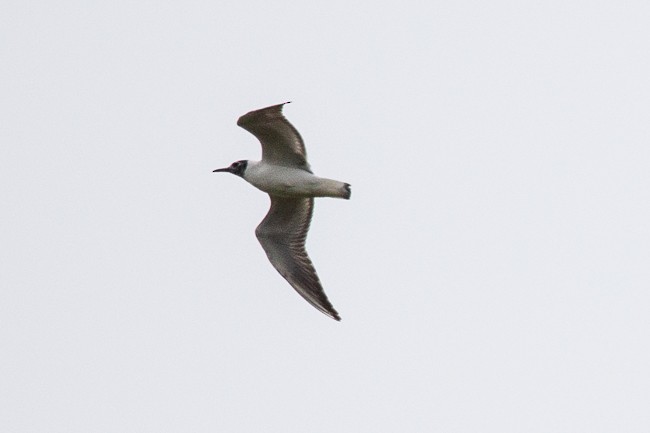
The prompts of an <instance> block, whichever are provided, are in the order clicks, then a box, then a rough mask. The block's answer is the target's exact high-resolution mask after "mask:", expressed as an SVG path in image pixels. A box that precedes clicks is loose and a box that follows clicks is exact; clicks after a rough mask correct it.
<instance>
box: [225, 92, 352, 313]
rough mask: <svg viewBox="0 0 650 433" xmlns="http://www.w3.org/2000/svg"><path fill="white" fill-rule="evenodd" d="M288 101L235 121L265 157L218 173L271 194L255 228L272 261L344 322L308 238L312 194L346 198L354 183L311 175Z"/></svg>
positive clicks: (306, 294) (307, 295) (318, 306)
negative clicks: (290, 118)
mask: <svg viewBox="0 0 650 433" xmlns="http://www.w3.org/2000/svg"><path fill="white" fill-rule="evenodd" d="M287 103H288V102H285V103H284V104H279V105H273V106H271V107H266V108H262V109H260V110H255V111H251V112H249V113H247V114H244V115H243V116H241V117H240V118H239V120H237V125H239V126H241V127H242V128H244V129H245V130H247V131H248V132H250V133H251V134H253V135H254V136H255V137H257V139H258V140H259V141H260V143H261V144H262V160H261V161H249V160H241V161H236V162H233V163H232V164H231V165H230V166H229V167H226V168H219V169H216V170H214V172H226V173H232V174H234V175H236V176H239V177H241V178H243V179H244V180H245V181H247V182H248V183H250V184H251V185H253V186H254V187H256V188H258V189H260V190H262V191H264V192H266V193H267V194H268V195H269V196H270V197H271V208H270V209H269V212H268V213H267V214H266V217H265V218H264V219H263V220H262V222H261V223H260V224H259V225H258V226H257V228H256V229H255V235H256V236H257V239H258V240H259V242H260V244H262V248H263V249H264V251H265V252H266V255H267V257H268V259H269V261H270V262H271V264H272V265H273V266H274V267H275V269H276V270H277V271H278V272H279V273H280V275H282V276H283V277H284V278H285V279H286V280H287V281H288V282H289V284H291V287H293V288H294V289H295V290H296V292H298V294H300V296H302V297H303V298H305V300H306V301H307V302H309V303H310V304H311V305H313V306H314V307H315V308H316V309H318V310H319V311H320V312H322V313H324V314H325V315H327V316H329V317H331V318H332V319H335V320H341V317H340V316H339V314H338V313H337V312H336V310H335V309H334V307H333V306H332V304H331V303H330V301H329V299H327V295H325V291H324V290H323V286H322V285H321V282H320V280H319V278H318V275H317V274H316V269H314V265H313V264H312V262H311V260H310V259H309V256H308V255H307V251H306V250H305V241H306V239H307V231H308V230H309V224H310V222H311V216H312V213H313V211H314V197H335V198H343V199H346V200H348V199H349V198H350V194H351V190H350V184H348V183H345V182H339V181H337V180H332V179H326V178H322V177H318V176H315V175H314V174H313V173H312V171H311V168H310V166H309V163H307V153H306V151H305V143H304V142H303V140H302V137H300V134H299V133H298V131H297V130H296V128H294V127H293V125H292V124H291V123H289V121H288V120H287V119H286V118H285V117H284V115H283V114H282V107H283V106H284V105H285V104H287Z"/></svg>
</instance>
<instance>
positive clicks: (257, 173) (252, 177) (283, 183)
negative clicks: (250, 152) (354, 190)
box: [245, 165, 347, 197]
mask: <svg viewBox="0 0 650 433" xmlns="http://www.w3.org/2000/svg"><path fill="white" fill-rule="evenodd" d="M246 174H247V176H246V178H245V179H246V180H247V181H248V182H249V183H251V184H252V185H253V186H255V187H256V188H258V189H260V190H262V191H264V192H266V193H268V194H271V195H277V196H282V197H344V196H345V195H346V193H347V192H346V188H345V184H344V183H343V182H339V181H336V180H332V179H325V178H322V177H318V176H314V175H313V174H311V173H309V172H307V171H305V170H300V169H295V168H289V167H276V166H264V165H258V166H256V167H254V168H253V169H252V170H250V169H249V170H247V173H246Z"/></svg>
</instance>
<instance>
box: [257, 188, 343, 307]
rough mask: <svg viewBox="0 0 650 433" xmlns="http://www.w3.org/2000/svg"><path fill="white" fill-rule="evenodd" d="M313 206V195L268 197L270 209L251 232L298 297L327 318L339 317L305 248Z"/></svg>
mask: <svg viewBox="0 0 650 433" xmlns="http://www.w3.org/2000/svg"><path fill="white" fill-rule="evenodd" d="M313 209H314V199H313V198H286V197H277V196H271V209H269V213H268V214H266V217H265V218H264V219H263V220H262V222H261V223H260V225H259V226H257V229H255V235H256V236H257V239H258V240H259V241H260V244H262V248H264V251H265V252H266V255H267V256H268V258H269V260H270V261H271V264H272V265H273V266H274V267H275V269H277V270H278V272H279V273H280V275H282V276H283V277H284V278H285V279H286V280H287V281H288V282H289V284H291V286H292V287H293V288H294V289H295V290H296V291H297V292H298V293H299V294H300V296H302V297H303V298H305V299H306V300H307V302H309V303H310V304H311V305H313V306H314V307H316V308H317V309H318V310H320V311H321V312H323V313H325V314H326V315H328V316H330V317H331V318H333V319H335V320H341V317H340V316H339V314H338V313H337V312H336V310H335V309H334V307H333V306H332V304H331V303H330V301H329V300H328V299H327V296H326V295H325V292H324V291H323V287H322V286H321V283H320V280H319V279H318V275H316V270H315V269H314V265H313V264H312V263H311V260H310V259H309V256H308V255H307V251H306V250H305V240H306V238H307V231H308V230H309V223H310V222H311V215H312V211H313Z"/></svg>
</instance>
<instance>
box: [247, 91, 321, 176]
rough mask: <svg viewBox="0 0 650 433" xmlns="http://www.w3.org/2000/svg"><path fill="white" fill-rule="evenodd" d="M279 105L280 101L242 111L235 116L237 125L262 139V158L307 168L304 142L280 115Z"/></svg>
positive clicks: (276, 163)
mask: <svg viewBox="0 0 650 433" xmlns="http://www.w3.org/2000/svg"><path fill="white" fill-rule="evenodd" d="M285 104H288V102H285ZM282 106H284V104H279V105H273V106H271V107H266V108H262V109H260V110H255V111H251V112H250V113H246V114H244V115H243V116H241V117H240V118H239V120H238V121H237V125H239V126H241V127H242V128H244V129H245V130H246V131H248V132H250V133H251V134H253V135H254V136H255V137H257V139H258V140H259V141H260V143H262V159H263V160H264V161H266V162H268V163H270V164H274V165H281V166H285V167H294V168H301V169H303V170H307V171H309V172H311V169H310V168H309V164H308V163H307V152H306V151H305V143H304V142H303V141H302V137H300V134H299V133H298V131H297V130H296V128H294V127H293V125H292V124H291V123H289V121H288V120H287V119H286V118H285V117H284V116H283V115H282Z"/></svg>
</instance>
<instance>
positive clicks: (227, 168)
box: [212, 167, 230, 173]
mask: <svg viewBox="0 0 650 433" xmlns="http://www.w3.org/2000/svg"><path fill="white" fill-rule="evenodd" d="M219 172H225V173H230V167H226V168H218V169H216V170H212V173H219Z"/></svg>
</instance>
